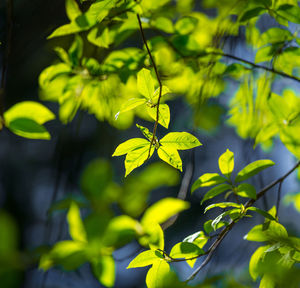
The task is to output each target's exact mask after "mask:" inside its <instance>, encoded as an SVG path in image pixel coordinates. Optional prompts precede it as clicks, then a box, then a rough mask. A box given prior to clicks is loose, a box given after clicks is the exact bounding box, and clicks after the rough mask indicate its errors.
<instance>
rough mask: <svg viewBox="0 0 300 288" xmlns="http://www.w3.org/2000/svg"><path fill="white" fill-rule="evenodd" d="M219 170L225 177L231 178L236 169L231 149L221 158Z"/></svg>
mask: <svg viewBox="0 0 300 288" xmlns="http://www.w3.org/2000/svg"><path fill="white" fill-rule="evenodd" d="M219 168H220V171H221V172H222V174H223V175H224V176H226V177H230V175H231V173H232V171H233V169H234V154H233V152H231V151H230V150H229V149H227V150H226V152H225V153H223V154H222V155H221V156H220V158H219Z"/></svg>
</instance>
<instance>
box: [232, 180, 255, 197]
mask: <svg viewBox="0 0 300 288" xmlns="http://www.w3.org/2000/svg"><path fill="white" fill-rule="evenodd" d="M236 194H237V195H239V196H241V197H246V198H251V199H256V190H255V187H254V186H253V185H251V184H248V183H243V184H240V185H239V186H238V187H237V191H236Z"/></svg>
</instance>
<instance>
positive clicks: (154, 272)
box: [146, 259, 170, 288]
mask: <svg viewBox="0 0 300 288" xmlns="http://www.w3.org/2000/svg"><path fill="white" fill-rule="evenodd" d="M169 273H170V266H169V264H168V263H167V262H166V261H165V260H162V259H161V260H157V261H155V262H154V263H153V265H152V267H151V268H150V269H149V271H148V273H147V276H146V284H147V288H158V287H166V286H165V284H164V281H165V279H166V278H167V276H168V274H169Z"/></svg>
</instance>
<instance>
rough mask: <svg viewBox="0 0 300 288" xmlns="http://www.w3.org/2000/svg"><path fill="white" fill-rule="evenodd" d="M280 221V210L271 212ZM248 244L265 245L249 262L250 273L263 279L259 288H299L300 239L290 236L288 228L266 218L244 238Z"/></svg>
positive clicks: (273, 209)
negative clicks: (278, 216) (287, 287)
mask: <svg viewBox="0 0 300 288" xmlns="http://www.w3.org/2000/svg"><path fill="white" fill-rule="evenodd" d="M269 214H270V215H273V217H275V218H276V208H275V207H273V208H272V209H271V210H270V211H269ZM244 238H245V239H246V240H248V241H255V242H264V243H265V245H264V246H260V247H259V248H257V250H256V251H255V252H254V253H253V255H252V256H251V259H250V263H249V273H250V275H251V277H252V279H253V281H256V280H257V278H258V277H261V281H260V286H259V287H284V286H285V285H286V283H289V284H288V285H289V287H298V285H299V281H300V278H299V268H297V267H295V265H296V264H297V263H299V262H300V258H299V256H300V253H299V252H300V250H299V247H300V246H299V245H300V239H299V238H298V237H293V236H289V235H288V233H287V231H286V229H285V227H284V226H283V225H281V224H279V223H278V222H276V221H274V220H273V221H272V220H270V219H266V221H265V222H264V223H263V224H260V225H257V226H254V227H253V228H252V229H251V230H250V231H249V232H248V234H247V235H245V237H244Z"/></svg>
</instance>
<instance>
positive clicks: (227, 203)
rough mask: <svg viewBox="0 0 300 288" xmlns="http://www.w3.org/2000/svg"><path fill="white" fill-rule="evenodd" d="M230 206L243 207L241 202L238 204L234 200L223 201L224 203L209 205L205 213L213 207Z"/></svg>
mask: <svg viewBox="0 0 300 288" xmlns="http://www.w3.org/2000/svg"><path fill="white" fill-rule="evenodd" d="M216 207H218V208H228V207H236V208H241V207H242V206H241V204H237V203H234V202H222V203H217V204H211V205H209V206H207V207H206V208H205V210H204V213H206V212H207V211H208V210H210V209H212V208H216Z"/></svg>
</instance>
